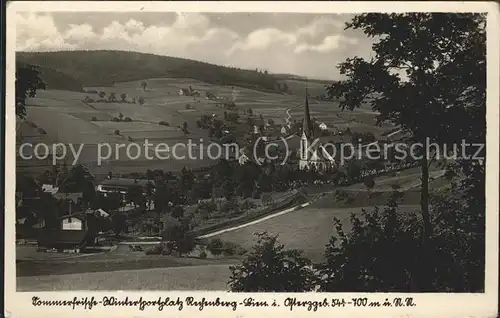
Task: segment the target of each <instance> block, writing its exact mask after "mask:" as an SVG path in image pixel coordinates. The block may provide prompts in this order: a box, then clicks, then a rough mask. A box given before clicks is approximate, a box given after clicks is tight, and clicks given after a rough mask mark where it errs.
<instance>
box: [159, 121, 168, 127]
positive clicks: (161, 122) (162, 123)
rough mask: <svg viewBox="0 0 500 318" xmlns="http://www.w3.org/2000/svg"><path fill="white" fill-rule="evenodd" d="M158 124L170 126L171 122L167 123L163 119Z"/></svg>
mask: <svg viewBox="0 0 500 318" xmlns="http://www.w3.org/2000/svg"><path fill="white" fill-rule="evenodd" d="M158 125H160V126H170V124H169V123H167V122H166V121H163V120H162V121H160V122H159V123H158Z"/></svg>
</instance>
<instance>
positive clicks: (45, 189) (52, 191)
mask: <svg viewBox="0 0 500 318" xmlns="http://www.w3.org/2000/svg"><path fill="white" fill-rule="evenodd" d="M57 191H59V187H56V186H54V185H52V184H43V185H42V192H45V193H50V194H56V193H57Z"/></svg>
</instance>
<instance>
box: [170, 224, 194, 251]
mask: <svg viewBox="0 0 500 318" xmlns="http://www.w3.org/2000/svg"><path fill="white" fill-rule="evenodd" d="M164 222H165V223H164V224H165V227H164V230H163V233H162V238H163V241H167V242H171V243H172V244H173V245H172V249H173V250H175V251H177V252H178V253H179V256H182V254H187V253H189V252H191V251H193V249H194V247H195V246H196V242H195V238H194V237H193V235H192V234H190V233H189V224H187V223H185V222H180V221H179V220H178V219H175V218H169V219H167V220H165V221H164Z"/></svg>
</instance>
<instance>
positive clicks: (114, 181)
mask: <svg viewBox="0 0 500 318" xmlns="http://www.w3.org/2000/svg"><path fill="white" fill-rule="evenodd" d="M148 183H151V184H153V185H154V181H153V180H146V179H128V178H111V179H105V180H103V181H101V182H100V183H99V184H100V185H103V186H117V187H132V186H134V185H140V186H143V187H145V186H146V185H147V184H148Z"/></svg>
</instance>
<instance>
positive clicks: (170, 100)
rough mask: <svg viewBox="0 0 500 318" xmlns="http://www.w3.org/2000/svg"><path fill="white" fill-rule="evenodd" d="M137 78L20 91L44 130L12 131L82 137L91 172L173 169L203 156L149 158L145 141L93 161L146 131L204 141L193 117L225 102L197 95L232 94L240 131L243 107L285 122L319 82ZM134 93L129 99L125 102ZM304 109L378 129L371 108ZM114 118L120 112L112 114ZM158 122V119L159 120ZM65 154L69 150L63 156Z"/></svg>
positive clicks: (41, 138) (327, 105)
mask: <svg viewBox="0 0 500 318" xmlns="http://www.w3.org/2000/svg"><path fill="white" fill-rule="evenodd" d="M287 81H288V80H287ZM142 82H143V80H136V81H128V82H119V83H115V84H114V86H111V87H110V86H93V87H86V88H85V89H84V92H75V91H63V90H53V89H50V88H49V90H46V91H44V90H40V91H38V92H37V96H36V97H35V98H30V99H28V102H27V111H28V118H27V119H26V121H27V122H28V123H29V124H35V125H36V126H37V127H38V129H42V130H43V131H44V133H43V134H38V135H37V136H35V135H36V133H33V132H26V131H24V132H23V131H20V135H21V136H22V139H23V140H24V141H25V142H26V140H28V142H30V140H31V142H33V141H38V142H45V143H48V144H51V143H55V142H61V143H65V144H77V145H79V144H84V145H85V146H84V148H83V151H82V154H81V155H80V158H79V159H80V160H79V162H78V163H80V164H84V165H88V166H90V167H91V169H93V170H95V172H96V173H97V174H106V172H105V171H106V170H109V171H113V172H114V173H131V172H142V171H144V170H146V169H152V168H153V167H154V168H155V169H164V170H174V171H175V170H180V169H182V168H183V167H185V166H186V167H188V168H197V167H200V166H206V165H208V164H210V163H211V160H206V158H205V160H189V159H187V160H179V159H177V160H175V159H168V160H157V159H156V158H155V159H154V160H152V159H150V157H151V155H153V156H154V154H151V151H152V150H151V149H150V150H149V152H148V153H149V157H147V156H146V152H144V153H142V154H141V155H140V156H138V157H137V158H135V159H133V160H130V159H129V158H127V154H126V153H125V152H124V149H123V148H122V149H121V150H120V153H119V154H116V155H115V154H113V156H112V157H111V158H108V159H107V160H105V162H104V163H102V162H101V164H102V166H101V167H99V166H98V160H97V157H98V156H97V148H98V144H100V143H106V144H110V145H111V147H113V149H114V147H115V146H116V145H117V144H123V145H125V146H126V145H128V144H130V143H132V142H133V143H139V144H141V143H144V141H145V140H146V139H147V140H148V141H149V142H150V143H153V144H155V145H156V144H158V143H166V144H168V145H170V146H171V145H174V144H176V143H184V144H185V143H187V141H188V140H189V139H191V140H192V141H193V142H194V143H199V142H200V140H203V142H202V143H203V144H207V143H208V142H210V138H209V137H208V132H207V130H203V129H200V128H198V127H197V121H198V120H199V119H200V117H201V116H202V115H207V116H216V117H218V118H223V116H224V112H225V111H227V110H226V109H224V108H223V107H220V105H218V104H219V103H221V101H214V100H208V99H206V98H204V96H205V93H206V92H211V93H213V94H215V95H216V96H218V97H221V98H225V99H226V100H232V101H234V102H235V104H236V106H237V111H238V113H239V114H240V120H239V124H231V123H230V125H231V126H233V127H234V129H236V130H235V131H240V130H241V131H242V132H243V131H244V130H250V128H249V127H248V125H247V124H246V119H245V117H248V116H249V115H248V114H247V113H246V112H247V110H248V109H249V108H251V109H252V111H253V115H252V117H253V118H258V117H259V116H262V117H263V118H264V120H265V121H266V122H267V121H268V120H269V119H272V120H273V121H274V122H275V123H276V124H277V125H284V124H285V122H286V121H285V118H286V117H287V114H286V110H287V109H290V114H291V115H292V118H291V120H292V121H298V122H300V121H302V118H303V105H304V100H305V95H304V93H305V86H306V85H307V86H308V90H320V89H324V88H323V87H324V84H320V83H314V82H313V83H310V82H306V81H300V80H293V83H291V85H290V87H294V89H290V93H272V92H264V91H260V90H253V89H249V88H242V87H236V86H226V85H216V84H210V83H206V82H203V81H200V80H196V79H189V78H151V79H147V80H146V83H147V86H146V88H144V87H142V86H141V83H142ZM189 87H191V88H192V89H194V90H197V91H199V92H200V95H201V96H200V97H196V98H195V97H192V96H180V94H179V91H180V90H181V89H188V88H189ZM300 87H302V88H303V89H299V88H300ZM99 92H104V93H105V94H106V96H108V95H109V94H110V93H115V94H116V98H117V101H116V102H105V101H101V98H100V97H99V96H98V93H99ZM122 94H124V97H125V99H124V100H122V98H121V95H122ZM311 96H314V95H313V94H311ZM140 97H142V98H143V99H144V103H143V104H142V105H140V104H139V103H138V100H139V98H140ZM85 99H87V100H85ZM89 99H90V100H91V102H89ZM134 99H135V102H136V103H133V101H134ZM310 110H311V115H312V117H313V118H314V119H315V120H317V121H318V122H324V123H325V124H327V125H328V127H330V129H331V130H332V131H338V130H343V129H345V128H346V127H350V128H351V130H353V131H359V132H365V131H370V132H372V133H374V134H375V135H380V134H381V133H382V132H383V131H385V130H386V129H385V128H383V127H382V128H381V127H376V126H375V125H374V116H375V115H374V114H372V113H370V112H369V111H368V110H367V109H360V110H355V111H352V112H342V111H341V110H340V109H339V108H338V106H337V104H336V103H333V102H318V101H316V100H314V99H313V98H310ZM117 118H121V119H122V120H120V121H117V120H116V119H117ZM123 119H125V120H123ZM160 122H164V123H165V124H164V125H160ZM184 124H187V127H188V131H189V132H188V133H185V132H183V131H182V128H181V127H182V126H183V125H184ZM24 126H26V125H24ZM28 126H29V125H28ZM240 126H241V127H240ZM23 129H24V128H23ZM24 130H26V129H24ZM181 157H182V154H181ZM73 159H74V158H73V157H71V156H70V157H68V160H67V162H72V161H73Z"/></svg>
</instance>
